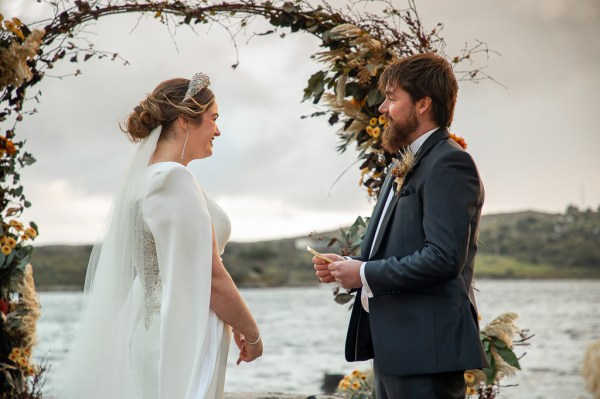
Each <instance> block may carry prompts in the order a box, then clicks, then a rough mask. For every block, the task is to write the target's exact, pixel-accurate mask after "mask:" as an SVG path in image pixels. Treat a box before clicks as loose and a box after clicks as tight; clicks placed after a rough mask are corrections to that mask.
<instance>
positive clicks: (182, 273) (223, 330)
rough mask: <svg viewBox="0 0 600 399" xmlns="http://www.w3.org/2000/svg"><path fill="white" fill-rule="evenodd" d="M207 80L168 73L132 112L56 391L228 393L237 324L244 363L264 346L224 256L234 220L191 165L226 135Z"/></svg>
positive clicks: (127, 395)
mask: <svg viewBox="0 0 600 399" xmlns="http://www.w3.org/2000/svg"><path fill="white" fill-rule="evenodd" d="M209 84H210V83H209V78H208V76H206V75H204V74H202V73H199V74H196V75H194V77H193V78H192V80H187V79H171V80H167V81H164V82H162V83H160V84H159V85H158V86H157V87H156V88H155V89H154V91H153V92H152V93H151V94H149V95H148V96H147V97H146V99H144V100H143V101H142V102H141V103H140V105H138V106H137V107H135V108H134V110H133V112H132V113H131V114H130V115H129V117H128V118H127V123H126V127H125V132H126V133H127V134H128V135H129V137H130V139H131V140H132V141H134V142H139V144H138V146H139V147H138V150H137V153H136V155H135V157H134V160H133V162H132V165H131V166H130V169H129V171H128V173H127V176H126V179H125V182H124V184H123V186H122V187H121V189H120V192H119V195H118V196H117V197H116V199H115V204H114V205H113V209H112V216H111V219H110V222H109V224H108V230H107V231H106V235H105V239H104V241H103V242H102V244H99V245H96V246H95V247H94V250H93V251H92V256H91V258H90V263H89V267H88V272H87V276H86V285H85V292H84V303H83V311H82V316H81V322H80V327H79V330H78V334H77V336H78V338H77V339H76V341H75V342H74V344H73V346H72V348H71V350H70V352H69V354H68V356H67V360H66V361H65V368H64V373H63V376H62V377H63V378H62V383H61V386H60V388H59V389H58V390H59V391H60V393H59V395H58V397H60V398H65V399H71V398H73V399H74V398H86V399H94V398H98V399H99V398H102V399H106V398H109V399H121V398H122V399H132V398H139V399H213V398H221V397H222V396H223V386H224V377H225V366H226V361H227V352H228V348H229V341H230V334H231V328H233V336H234V340H235V342H236V344H237V346H238V347H239V349H240V355H239V359H238V360H237V363H238V364H239V363H240V362H242V361H244V362H251V361H253V360H254V359H256V358H257V357H259V356H261V354H262V350H263V347H262V340H261V337H260V333H259V330H258V327H257V325H256V322H255V321H254V318H253V317H252V315H251V314H250V311H249V310H248V308H247V306H246V304H245V303H244V301H243V299H242V298H241V296H240V294H239V292H238V290H237V287H236V286H235V284H234V282H233V280H232V279H231V276H230V275H229V273H228V272H227V270H226V269H225V267H224V266H223V263H222V261H221V257H220V255H221V254H222V253H223V249H224V247H225V244H226V243H227V240H228V239H229V235H230V224H229V219H228V218H227V215H226V214H225V213H224V212H223V210H222V209H221V208H220V207H219V206H218V205H217V204H216V203H215V202H214V201H213V200H212V199H211V198H210V197H209V196H208V195H207V194H206V192H205V191H204V190H203V188H202V186H201V185H200V184H199V183H198V182H197V180H196V179H195V178H194V176H193V175H192V173H191V172H190V170H189V169H188V168H187V167H186V165H187V164H188V163H189V162H191V161H193V160H196V159H201V158H206V157H209V156H211V155H212V151H213V141H214V139H215V138H216V137H219V136H220V135H221V133H220V132H219V128H218V127H217V124H216V120H217V118H218V116H219V113H218V108H217V103H216V101H215V98H214V95H213V93H212V92H211V90H210V89H209V88H208V86H209ZM230 326H231V327H230Z"/></svg>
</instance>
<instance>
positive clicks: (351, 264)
mask: <svg viewBox="0 0 600 399" xmlns="http://www.w3.org/2000/svg"><path fill="white" fill-rule="evenodd" d="M361 264H362V261H360V260H345V259H343V260H341V261H338V262H332V263H330V264H329V265H328V269H329V274H330V276H331V277H332V278H333V279H334V281H337V282H338V283H339V284H340V285H341V286H342V287H344V288H345V289H347V290H349V289H352V288H358V287H362V280H361V279H360V265H361Z"/></svg>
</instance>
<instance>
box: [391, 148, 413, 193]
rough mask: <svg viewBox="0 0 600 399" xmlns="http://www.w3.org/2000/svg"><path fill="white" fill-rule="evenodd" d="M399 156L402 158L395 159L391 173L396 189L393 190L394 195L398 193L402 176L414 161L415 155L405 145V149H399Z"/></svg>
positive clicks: (404, 175) (402, 180)
mask: <svg viewBox="0 0 600 399" xmlns="http://www.w3.org/2000/svg"><path fill="white" fill-rule="evenodd" d="M400 156H401V157H402V159H401V160H400V161H397V163H396V166H394V168H393V169H392V175H393V176H394V177H395V178H396V179H394V183H395V184H396V191H395V192H394V195H396V196H398V195H400V190H401V189H402V183H403V182H404V178H405V177H406V175H407V174H408V171H409V170H410V169H411V168H412V167H413V165H414V163H415V155H414V154H413V153H412V151H411V150H410V147H406V148H405V149H403V150H401V151H400Z"/></svg>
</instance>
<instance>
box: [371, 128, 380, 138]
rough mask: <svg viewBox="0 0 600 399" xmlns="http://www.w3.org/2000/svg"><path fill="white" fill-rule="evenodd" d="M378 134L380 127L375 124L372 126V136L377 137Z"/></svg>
mask: <svg viewBox="0 0 600 399" xmlns="http://www.w3.org/2000/svg"><path fill="white" fill-rule="evenodd" d="M380 134H381V129H380V128H379V126H377V127H376V128H374V129H373V134H372V136H373V137H374V138H377V137H379V135H380Z"/></svg>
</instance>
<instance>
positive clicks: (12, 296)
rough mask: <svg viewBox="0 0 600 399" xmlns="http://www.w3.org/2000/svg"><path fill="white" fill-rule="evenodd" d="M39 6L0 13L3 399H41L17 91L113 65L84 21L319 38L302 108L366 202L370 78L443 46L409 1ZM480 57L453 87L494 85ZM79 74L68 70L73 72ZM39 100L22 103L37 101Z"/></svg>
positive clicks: (373, 142) (375, 178) (112, 0)
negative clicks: (67, 72) (327, 127)
mask: <svg viewBox="0 0 600 399" xmlns="http://www.w3.org/2000/svg"><path fill="white" fill-rule="evenodd" d="M39 1H41V2H43V3H45V4H47V5H49V6H50V7H52V9H53V11H54V16H53V17H52V18H51V19H48V20H44V21H40V22H36V23H32V24H29V25H27V24H24V23H23V22H22V21H20V20H19V19H17V18H11V19H7V18H5V17H4V16H3V15H1V14H0V104H1V107H0V122H1V123H2V124H3V126H4V127H3V128H2V131H1V132H0V188H1V191H0V244H1V245H0V249H1V252H0V343H1V344H0V398H8V397H10V398H15V397H22V398H34V397H41V395H40V394H39V392H38V391H36V387H35V385H36V384H37V383H38V382H39V371H40V368H39V367H37V366H35V365H32V364H31V362H30V357H29V356H30V353H31V347H32V346H33V344H34V342H35V320H36V319H37V317H39V304H38V303H37V299H36V295H35V288H34V285H33V277H32V271H31V266H29V258H30V255H31V252H32V249H33V247H32V246H31V241H32V240H33V239H34V238H35V237H36V236H37V235H38V233H39V231H38V228H37V226H36V225H35V223H33V222H30V223H28V224H25V223H23V222H22V221H20V220H19V218H20V216H21V214H22V212H23V210H24V209H25V208H27V207H29V206H30V205H31V204H30V203H29V202H28V201H27V200H26V198H25V196H24V191H23V186H22V184H21V182H20V175H19V171H20V170H21V169H22V168H23V167H26V166H29V165H31V164H32V163H34V162H35V159H34V158H33V156H32V155H31V154H29V153H28V152H26V151H24V143H23V142H22V141H19V140H18V139H16V136H15V130H16V127H17V125H18V123H19V122H20V121H22V119H23V117H24V116H27V115H30V114H32V113H35V112H37V111H36V109H35V108H33V109H25V108H24V106H25V105H26V99H27V98H26V93H27V94H29V91H30V90H31V88H32V87H33V86H35V85H36V84H37V83H39V82H40V81H41V80H42V79H43V78H44V76H45V74H46V72H47V71H48V70H51V69H52V68H53V67H54V65H55V63H57V62H59V61H64V60H68V61H69V62H71V63H81V62H86V61H89V60H90V59H93V58H97V59H102V58H108V59H111V60H116V59H122V58H121V57H120V56H119V55H118V54H114V53H111V52H106V51H100V50H97V49H96V48H95V47H94V45H93V43H91V42H89V41H87V40H86V39H85V37H84V28H85V27H86V26H87V25H88V24H89V23H91V22H94V21H97V20H99V19H100V18H104V17H106V16H109V15H115V14H132V13H133V14H138V15H140V16H145V17H148V18H154V19H156V20H158V21H160V22H161V23H163V24H165V25H167V26H169V28H171V29H177V28H181V27H191V28H192V29H195V28H196V27H198V26H201V25H203V24H218V25H221V26H223V27H224V28H225V29H227V30H228V31H229V32H230V34H231V37H232V43H233V45H234V46H236V48H237V45H236V43H235V40H234V38H235V36H236V34H237V33H238V32H239V31H241V30H244V29H247V27H248V25H249V23H250V22H251V20H252V19H253V18H255V17H262V18H264V19H266V20H267V21H268V22H269V23H270V24H271V25H272V26H273V29H272V30H269V31H266V32H262V33H260V35H267V34H274V33H277V32H279V33H280V36H281V37H285V36H286V34H287V32H288V31H289V32H299V31H303V32H307V33H309V34H312V35H315V36H317V37H318V38H319V39H320V40H321V44H320V47H321V51H319V52H317V53H315V54H313V55H312V57H313V58H315V59H316V60H318V61H320V62H321V63H322V65H323V68H322V69H321V70H319V71H317V72H315V73H314V74H313V75H312V76H311V77H310V78H309V79H308V84H307V87H306V88H305V89H304V100H305V101H312V102H313V103H314V104H320V105H321V106H322V109H323V111H320V112H316V113H314V114H313V115H310V116H311V117H319V116H326V117H328V120H329V123H330V124H331V125H335V126H338V131H337V135H338V136H339V138H340V144H339V146H338V148H337V150H338V151H339V152H344V151H346V150H347V149H348V148H349V147H350V146H351V145H354V146H356V148H357V150H358V162H360V165H359V167H360V169H361V178H360V185H361V186H362V187H363V188H364V189H365V190H366V191H367V194H368V196H370V197H373V198H376V197H377V196H378V195H379V192H380V188H381V185H382V183H383V179H384V177H385V175H386V173H387V172H388V169H389V165H390V164H391V160H392V155H391V154H387V153H386V152H385V151H384V150H383V148H382V146H381V132H382V130H383V128H384V127H385V124H386V121H385V117H384V116H383V115H381V114H379V112H378V107H379V105H380V103H381V102H382V101H383V96H382V94H381V93H380V91H379V89H378V86H377V82H378V80H379V76H380V74H381V72H382V71H383V69H384V68H385V67H386V65H388V64H389V63H390V62H392V61H393V60H395V59H398V58H401V57H404V56H408V55H411V54H415V53H423V52H432V51H433V52H438V53H440V54H444V48H445V43H444V40H443V39H442V38H441V36H440V32H441V30H442V25H441V24H438V25H437V26H436V27H435V28H434V29H432V30H426V29H425V28H424V27H423V25H422V24H421V20H420V19H419V16H418V13H417V9H416V7H415V4H414V1H413V0H408V7H407V8H406V9H405V10H399V9H397V8H395V7H394V6H393V5H392V1H391V0H385V1H379V2H368V3H371V4H375V5H376V6H378V9H379V11H378V12H376V13H371V12H365V11H364V7H363V6H364V4H365V3H367V1H356V2H351V3H350V4H349V5H348V6H347V7H345V8H342V9H334V8H333V7H332V6H331V5H329V4H328V3H327V1H325V0H323V1H321V2H320V3H315V2H309V1H307V0H295V1H281V0H276V1H261V0H239V1H234V2H217V1H214V0H203V1H201V2H199V1H184V0H164V1H153V0H147V1H136V0H133V1H132V0H90V1H83V0H76V1H74V2H72V3H70V2H68V1H64V0H39ZM478 54H479V55H488V54H489V50H488V48H487V46H486V45H485V43H481V42H476V43H475V44H474V45H473V46H471V47H465V48H464V49H463V50H462V51H461V52H460V54H458V55H455V56H452V57H448V58H449V60H450V61H451V63H452V64H453V65H454V66H458V65H463V64H468V67H467V69H466V70H464V71H461V70H459V68H456V69H455V72H456V73H457V75H458V77H459V79H463V80H464V79H467V80H472V81H479V80H482V79H491V77H489V76H487V75H486V74H485V73H483V72H482V71H481V69H477V68H472V67H471V65H472V64H471V63H472V59H473V58H474V57H475V56H476V55H478ZM236 66H237V62H236V64H234V65H233V67H234V68H235V67H236ZM79 73H80V70H79V69H76V70H75V71H74V72H73V75H78V74H79ZM39 95H40V93H36V94H34V95H33V96H32V97H31V98H30V99H35V100H39ZM7 126H9V127H7ZM365 225H366V224H365V221H364V220H363V219H362V218H359V219H358V220H357V224H355V226H353V227H352V228H351V232H350V233H348V232H347V234H346V235H347V237H344V236H343V237H342V239H344V238H345V239H348V240H349V241H351V243H350V244H352V246H353V247H354V248H356V246H357V244H356V242H357V240H358V239H359V238H360V237H357V235H360V233H361V232H362V231H364V227H365ZM496 348H497V346H496ZM38 395H39V396H38Z"/></svg>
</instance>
